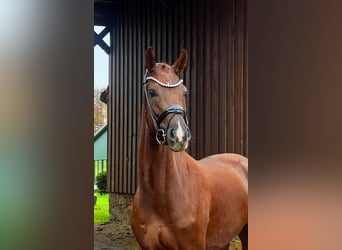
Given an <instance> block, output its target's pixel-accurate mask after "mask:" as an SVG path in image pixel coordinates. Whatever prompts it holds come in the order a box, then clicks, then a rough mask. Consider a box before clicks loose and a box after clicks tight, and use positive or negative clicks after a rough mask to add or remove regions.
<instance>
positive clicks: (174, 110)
mask: <svg viewBox="0 0 342 250" xmlns="http://www.w3.org/2000/svg"><path fill="white" fill-rule="evenodd" d="M148 80H152V81H154V82H156V83H158V84H159V85H160V86H162V87H164V88H176V87H177V86H179V85H180V84H181V83H182V82H183V80H182V79H181V80H179V81H178V82H177V83H175V84H165V83H163V82H161V81H159V80H158V79H156V78H154V77H152V76H147V70H146V73H145V76H144V82H143V91H144V96H145V100H146V103H147V105H148V108H149V110H150V113H151V117H152V121H153V126H154V129H155V131H156V140H157V142H158V143H159V144H164V143H165V142H166V133H165V130H164V129H162V128H160V124H161V123H162V121H163V120H164V119H165V117H166V116H168V115H170V114H173V116H175V115H182V116H183V118H184V121H185V124H186V126H188V117H187V116H186V112H185V110H184V109H183V107H182V106H180V105H177V104H172V105H170V106H168V107H167V108H166V109H165V110H164V111H163V112H162V113H161V114H160V115H158V114H156V113H155V112H154V110H153V109H152V106H151V103H150V101H149V99H148V96H147V90H146V83H147V81H148ZM145 112H146V106H145ZM173 116H172V117H173ZM171 120H172V118H171V119H170V120H169V122H168V124H167V128H168V127H169V123H170V121H171Z"/></svg>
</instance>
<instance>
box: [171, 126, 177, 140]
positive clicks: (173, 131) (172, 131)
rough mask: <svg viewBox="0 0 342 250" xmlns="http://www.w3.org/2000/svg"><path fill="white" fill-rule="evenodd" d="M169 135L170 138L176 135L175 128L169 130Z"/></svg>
mask: <svg viewBox="0 0 342 250" xmlns="http://www.w3.org/2000/svg"><path fill="white" fill-rule="evenodd" d="M170 136H171V138H175V137H176V132H175V130H174V129H173V128H172V129H171V130H170Z"/></svg>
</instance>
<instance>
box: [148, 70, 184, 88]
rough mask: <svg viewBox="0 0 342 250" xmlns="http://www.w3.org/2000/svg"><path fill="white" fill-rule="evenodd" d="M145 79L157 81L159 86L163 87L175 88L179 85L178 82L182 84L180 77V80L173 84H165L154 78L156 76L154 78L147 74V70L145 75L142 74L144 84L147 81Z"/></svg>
mask: <svg viewBox="0 0 342 250" xmlns="http://www.w3.org/2000/svg"><path fill="white" fill-rule="evenodd" d="M147 80H152V81H154V82H156V83H158V84H159V85H160V86H162V87H164V88H175V87H177V86H179V85H180V84H182V82H183V80H182V79H180V80H179V81H178V82H177V83H175V84H165V83H163V82H161V81H159V80H158V79H156V78H154V77H152V76H147V70H146V72H145V76H144V82H143V83H144V84H145V83H147Z"/></svg>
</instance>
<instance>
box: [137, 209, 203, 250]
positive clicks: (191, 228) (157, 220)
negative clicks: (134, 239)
mask: <svg viewBox="0 0 342 250" xmlns="http://www.w3.org/2000/svg"><path fill="white" fill-rule="evenodd" d="M183 217H184V218H186V215H184V216H183ZM140 228H141V229H142V230H143V232H144V233H143V235H144V236H143V245H144V246H145V247H146V249H199V248H198V246H197V245H196V247H193V245H194V244H197V242H194V241H196V240H197V236H198V233H199V231H198V229H199V227H198V225H197V223H194V222H193V221H192V222H190V220H187V219H179V220H175V221H173V222H172V221H169V222H165V219H164V218H161V217H158V216H155V215H154V216H152V219H151V217H150V220H148V222H147V221H146V222H145V223H140ZM195 235H196V236H195ZM195 239H196V240H195Z"/></svg>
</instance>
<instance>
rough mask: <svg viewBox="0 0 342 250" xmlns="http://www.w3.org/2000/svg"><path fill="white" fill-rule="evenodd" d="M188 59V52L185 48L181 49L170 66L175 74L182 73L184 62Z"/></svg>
mask: <svg viewBox="0 0 342 250" xmlns="http://www.w3.org/2000/svg"><path fill="white" fill-rule="evenodd" d="M187 61H188V53H187V52H186V50H185V49H183V50H182V52H181V53H180V55H179V57H178V59H177V61H176V62H175V63H174V64H173V65H172V68H173V69H174V71H175V72H176V74H178V75H179V74H182V73H183V71H184V69H185V67H186V62H187Z"/></svg>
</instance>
